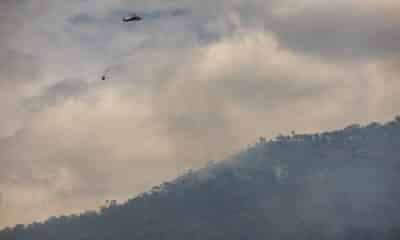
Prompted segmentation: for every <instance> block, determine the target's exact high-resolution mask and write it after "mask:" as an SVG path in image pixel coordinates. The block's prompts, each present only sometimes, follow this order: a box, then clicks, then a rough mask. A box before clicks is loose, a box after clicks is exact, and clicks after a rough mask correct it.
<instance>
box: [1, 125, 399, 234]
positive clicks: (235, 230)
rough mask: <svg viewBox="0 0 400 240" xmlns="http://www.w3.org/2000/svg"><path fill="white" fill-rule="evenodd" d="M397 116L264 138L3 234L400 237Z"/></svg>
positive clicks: (11, 229) (9, 229)
mask: <svg viewBox="0 0 400 240" xmlns="http://www.w3.org/2000/svg"><path fill="white" fill-rule="evenodd" d="M399 182H400V118H399V117H397V118H396V119H394V120H393V121H390V122H388V123H385V124H380V123H371V124H369V125H366V126H360V125H352V126H349V127H346V128H344V129H341V130H337V131H332V132H326V133H318V134H296V133H294V132H293V133H292V134H291V135H287V136H285V135H280V136H278V137H276V138H275V139H272V140H266V139H265V138H260V139H259V141H258V142H257V143H255V144H253V145H252V146H249V147H248V148H247V149H245V150H243V151H242V152H239V153H237V154H235V155H233V156H232V157H230V158H229V159H227V160H224V161H220V162H216V163H213V162H210V164H208V165H207V166H206V167H204V168H203V169H199V170H195V171H189V172H187V173H186V174H185V175H183V176H180V177H178V178H176V179H175V180H174V181H171V182H165V183H162V184H160V185H159V186H156V187H153V188H152V189H151V191H149V192H146V193H143V194H141V195H139V196H136V197H135V198H132V199H129V200H128V201H126V202H125V203H122V204H118V203H116V202H115V201H110V202H108V203H107V204H106V205H105V206H102V207H101V208H100V209H99V210H98V211H88V212H84V213H82V214H80V215H71V216H58V217H51V218H50V219H48V220H47V221H45V222H43V223H32V224H29V225H17V226H15V227H14V228H6V229H3V230H2V231H0V240H128V239H129V240H131V239H146V240H152V239H154V240H161V239H165V240H169V239H171V240H179V239H191V240H196V239H202V240H205V239H207V240H211V239H229V240H236V239H237V240H239V239H240V240H244V239H272V240H273V239H287V240H291V239H293V240H294V239H296V240H303V239H304V240H311V239H332V240H333V239H348V240H367V239H370V240H375V239H376V240H398V239H400V188H399Z"/></svg>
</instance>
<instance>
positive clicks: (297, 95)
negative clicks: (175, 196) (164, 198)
mask: <svg viewBox="0 0 400 240" xmlns="http://www.w3.org/2000/svg"><path fill="white" fill-rule="evenodd" d="M356 3H360V2H358V1H355V0H353V1H350V2H349V3H348V1H347V2H343V1H342V2H341V3H328V2H327V1H326V2H325V1H322V2H316V1H300V0H299V1H290V2H289V1H279V2H278V1H260V0H251V1H247V2H246V3H244V2H243V1H218V2H216V1H211V0H207V1H202V2H201V3H200V2H199V3H197V2H183V1H170V2H168V3H164V2H162V1H154V2H148V3H142V2H138V1H114V2H113V3H111V2H109V1H96V4H94V3H93V2H92V1H73V2H68V3H67V2H62V1H51V2H46V3H44V4H37V3H36V2H34V1H28V0H26V1H2V2H1V3H0V4H1V5H0V6H1V8H0V9H1V10H0V13H1V15H0V16H1V19H2V20H1V21H0V33H1V36H6V37H3V38H1V40H0V46H1V48H0V86H1V88H0V106H1V107H0V109H1V116H2V118H1V120H0V164H1V168H0V190H1V192H2V193H3V205H2V206H6V207H3V208H1V207H0V211H3V212H2V213H4V212H6V213H7V216H8V217H7V219H0V226H5V225H12V224H15V223H17V222H30V221H32V220H35V219H39V218H40V219H43V218H45V217H47V216H50V215H54V214H61V213H67V212H71V211H78V210H80V209H87V208H93V207H95V206H98V205H99V204H101V203H102V202H103V201H104V200H105V199H118V200H123V199H126V198H128V197H131V196H132V195H134V194H136V193H138V192H140V191H143V190H145V189H148V188H149V187H150V186H151V185H153V184H157V183H159V182H161V181H163V180H165V179H170V178H173V177H174V176H176V175H178V174H180V173H182V171H183V170H185V169H187V168H193V167H198V166H202V165H203V164H204V163H205V162H207V161H209V160H221V159H223V158H224V157H225V156H226V155H227V154H231V153H233V152H235V151H236V150H238V149H240V148H242V147H243V146H245V145H246V144H248V143H251V142H253V141H254V140H255V139H257V138H258V137H259V136H261V135H263V136H266V137H268V138H270V137H273V136H275V135H276V134H278V133H282V132H289V131H291V130H296V132H310V131H320V130H330V129H334V128H338V127H343V126H345V125H348V124H351V123H354V122H361V123H365V122H368V121H376V120H379V121H383V120H387V119H390V118H392V117H393V115H395V114H396V109H395V107H394V106H397V104H396V103H397V102H398V101H399V100H398V99H399V98H398V97H397V96H399V94H397V90H396V89H400V88H399V87H398V86H397V85H398V84H397V81H396V79H397V76H398V74H399V72H398V71H397V70H396V69H397V66H398V62H399V61H398V56H397V49H396V48H395V41H394V40H396V39H397V36H396V34H397V32H398V31H397V29H396V24H394V23H396V21H397V15H396V14H395V13H393V15H390V17H388V15H386V14H385V13H387V11H389V12H391V11H390V6H393V5H392V4H395V3H394V2H391V1H384V2H382V3H381V4H378V3H376V2H374V1H368V2H363V5H362V8H361V9H359V10H357V6H358V5H357V4H356ZM126 9H132V11H135V12H138V13H141V14H144V15H146V14H147V15H146V16H149V17H150V18H152V20H151V21H143V22H141V23H140V24H134V25H129V26H127V25H121V24H120V17H119V16H120V15H121V14H125V13H127V12H128V10H126ZM374 9H375V10H374ZM356 10H357V11H356ZM125 11H126V12H125ZM129 11H130V10H129ZM21 16H24V17H23V18H21ZM3 33H4V34H5V35H3ZM109 66H113V70H112V71H111V72H110V73H109V75H110V79H108V80H107V81H101V80H100V77H101V74H102V73H103V72H104V69H106V68H108V67H109ZM2 215H3V216H4V215H5V214H2Z"/></svg>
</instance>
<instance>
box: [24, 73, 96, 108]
mask: <svg viewBox="0 0 400 240" xmlns="http://www.w3.org/2000/svg"><path fill="white" fill-rule="evenodd" d="M92 87H95V86H92ZM89 91H90V86H89V84H88V83H87V82H85V81H82V80H77V79H65V80H63V81H60V82H57V83H55V84H54V85H51V86H49V87H48V88H46V89H45V90H44V91H43V93H41V94H40V95H39V96H34V97H31V98H27V99H25V100H24V103H23V105H24V106H25V107H26V108H27V109H30V110H31V111H40V110H43V109H46V108H47V107H49V106H54V105H57V104H60V103H61V104H62V103H64V102H65V101H66V100H69V99H71V98H75V99H81V98H82V97H84V96H85V95H87V94H88V93H89Z"/></svg>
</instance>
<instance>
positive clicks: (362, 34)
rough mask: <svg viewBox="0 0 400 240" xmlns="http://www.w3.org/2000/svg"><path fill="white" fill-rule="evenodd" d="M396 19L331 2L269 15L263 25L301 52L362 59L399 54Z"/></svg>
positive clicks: (343, 58) (399, 37) (399, 29)
mask: <svg viewBox="0 0 400 240" xmlns="http://www.w3.org/2000/svg"><path fill="white" fill-rule="evenodd" d="M399 19H400V16H394V17H389V16H388V15H387V14H386V13H385V12H383V11H374V10H373V9H369V11H363V10H362V9H357V8H355V7H354V6H353V7H351V6H347V5H345V6H340V5H336V4H332V6H329V5H327V6H326V7H325V8H320V7H315V8H313V7H312V6H311V7H309V8H305V9H303V10H300V11H298V12H296V13H294V14H288V15H282V16H279V15H278V16H272V17H271V18H270V19H268V20H267V21H268V22H266V23H265V25H266V27H267V28H269V29H271V30H272V31H274V32H275V33H277V34H278V36H279V38H280V40H281V41H282V43H283V44H285V45H286V46H287V47H289V48H291V49H294V50H296V51H300V52H302V53H303V54H314V55H319V56H322V57H326V58H327V59H330V58H334V59H340V60H349V59H360V60H363V59H364V60H365V58H368V57H373V58H382V57H385V56H393V55H398V54H399V51H398V42H399V40H400V28H399V27H398V24H397V23H398V21H399Z"/></svg>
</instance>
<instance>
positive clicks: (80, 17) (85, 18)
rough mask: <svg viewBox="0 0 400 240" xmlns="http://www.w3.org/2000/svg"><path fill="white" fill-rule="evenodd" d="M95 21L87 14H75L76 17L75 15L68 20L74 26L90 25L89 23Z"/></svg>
mask: <svg viewBox="0 0 400 240" xmlns="http://www.w3.org/2000/svg"><path fill="white" fill-rule="evenodd" d="M96 20H97V19H96V18H94V17H93V16H90V15H89V14H87V13H80V14H77V15H75V16H73V17H70V19H69V21H70V22H71V24H76V25H80V24H90V23H93V22H94V21H96Z"/></svg>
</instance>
